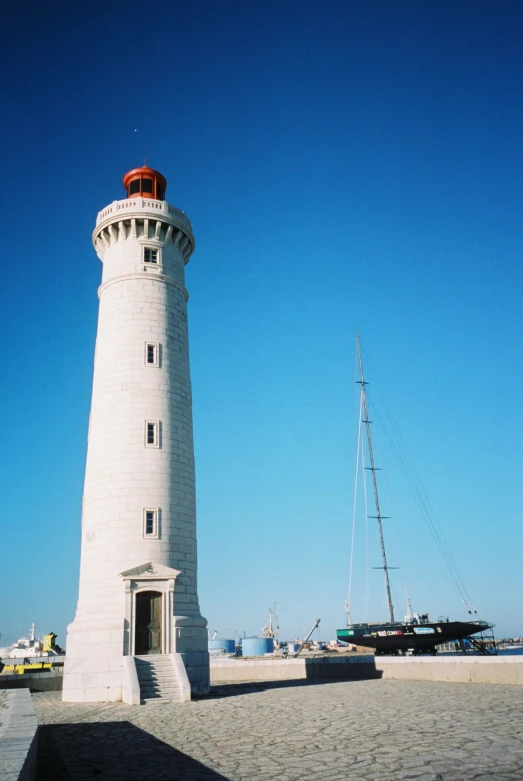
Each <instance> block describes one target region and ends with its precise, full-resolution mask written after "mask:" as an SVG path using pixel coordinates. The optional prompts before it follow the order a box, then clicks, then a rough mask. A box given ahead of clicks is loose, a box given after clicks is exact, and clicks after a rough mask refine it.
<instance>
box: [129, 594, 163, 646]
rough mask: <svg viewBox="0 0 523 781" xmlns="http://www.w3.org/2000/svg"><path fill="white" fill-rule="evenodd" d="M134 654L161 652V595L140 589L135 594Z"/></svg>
mask: <svg viewBox="0 0 523 781" xmlns="http://www.w3.org/2000/svg"><path fill="white" fill-rule="evenodd" d="M134 652H135V654H136V655H137V656H138V655H142V654H161V653H162V595H161V594H160V592H159V591H140V592H139V593H138V594H137V595H136V637H135V649H134Z"/></svg>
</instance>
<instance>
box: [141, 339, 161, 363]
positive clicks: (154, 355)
mask: <svg viewBox="0 0 523 781" xmlns="http://www.w3.org/2000/svg"><path fill="white" fill-rule="evenodd" d="M159 347H160V345H159V344H157V343H156V342H146V343H145V363H146V365H147V366H159V365H160V360H159V358H160V349H159Z"/></svg>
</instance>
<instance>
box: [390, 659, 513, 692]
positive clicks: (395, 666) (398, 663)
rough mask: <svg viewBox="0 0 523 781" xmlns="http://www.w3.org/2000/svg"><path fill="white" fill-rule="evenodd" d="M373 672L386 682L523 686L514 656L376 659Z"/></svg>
mask: <svg viewBox="0 0 523 781" xmlns="http://www.w3.org/2000/svg"><path fill="white" fill-rule="evenodd" d="M376 669H377V670H379V671H381V673H382V677H383V678H387V679H389V680H403V681H440V682H449V683H497V684H507V685H516V686H522V685H523V657H515V656H505V657H503V656H447V657H445V656H441V657H439V658H437V657H436V658H434V657H433V656H427V657H425V656H421V657H420V656H417V657H416V656H410V657H409V656H407V657H404V658H402V657H394V656H389V657H378V658H377V659H376Z"/></svg>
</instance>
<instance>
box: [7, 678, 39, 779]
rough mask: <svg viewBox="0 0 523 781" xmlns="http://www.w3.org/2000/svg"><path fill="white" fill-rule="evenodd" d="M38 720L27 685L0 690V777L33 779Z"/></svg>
mask: <svg viewBox="0 0 523 781" xmlns="http://www.w3.org/2000/svg"><path fill="white" fill-rule="evenodd" d="M37 746H38V723H37V721H36V714H35V711H34V708H33V703H32V700H31V694H30V692H29V690H28V689H17V690H15V691H4V692H0V778H1V779H2V781H33V779H34V778H35V773H36V754H37Z"/></svg>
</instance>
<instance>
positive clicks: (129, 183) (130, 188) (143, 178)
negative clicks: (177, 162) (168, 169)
mask: <svg viewBox="0 0 523 781" xmlns="http://www.w3.org/2000/svg"><path fill="white" fill-rule="evenodd" d="M123 186H124V187H125V190H126V192H127V197H128V198H135V197H137V196H140V197H141V198H154V199H155V200H157V201H163V200H165V190H166V188H167V179H166V178H165V176H162V174H161V173H159V172H158V171H155V170H154V169H153V168H148V167H147V166H146V165H142V166H141V168H133V170H132V171H128V172H127V173H126V174H125V176H124V178H123Z"/></svg>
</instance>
